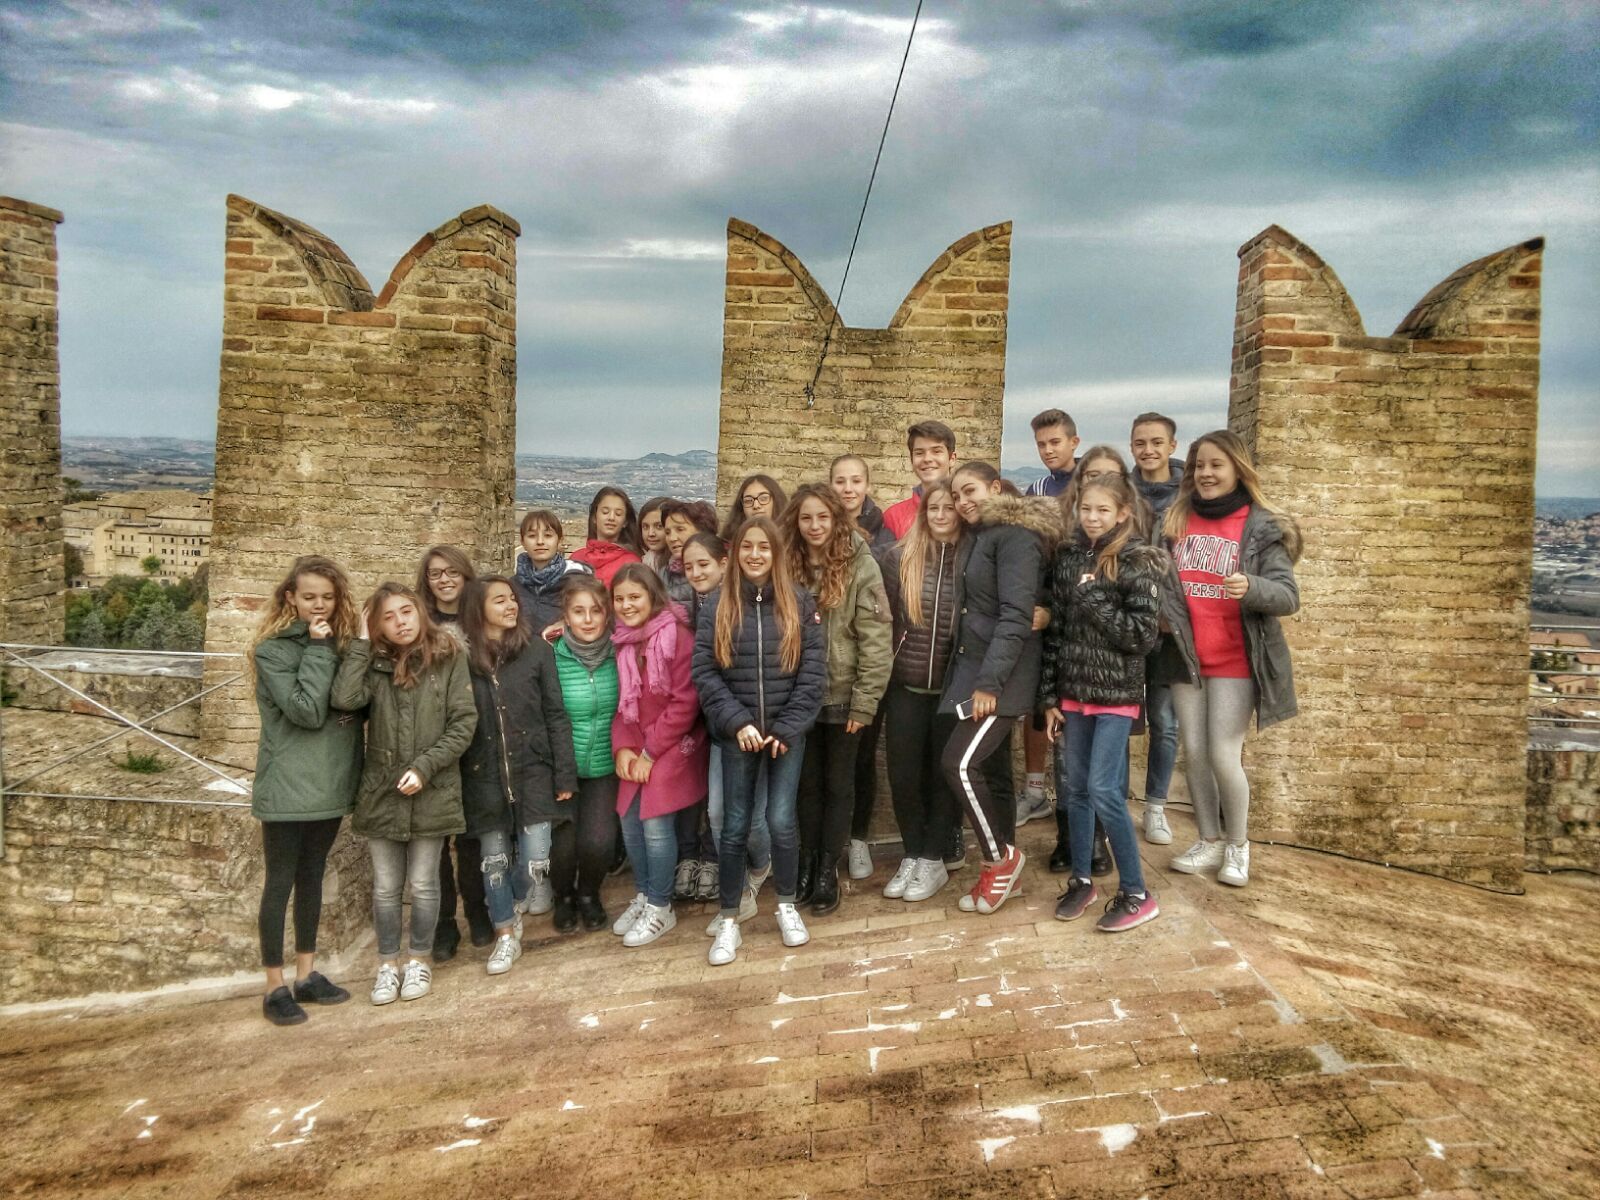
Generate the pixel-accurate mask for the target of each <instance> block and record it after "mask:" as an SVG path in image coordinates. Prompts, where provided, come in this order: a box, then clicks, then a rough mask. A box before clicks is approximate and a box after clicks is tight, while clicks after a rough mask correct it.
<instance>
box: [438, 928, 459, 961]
mask: <svg viewBox="0 0 1600 1200" xmlns="http://www.w3.org/2000/svg"><path fill="white" fill-rule="evenodd" d="M459 945H461V930H459V929H457V928H456V923H455V922H454V921H451V922H450V923H449V924H443V923H441V924H440V925H439V926H438V927H436V928H435V929H434V931H433V961H434V962H436V963H447V962H449V961H450V960H451V959H452V958H454V957H455V956H456V947H457V946H459Z"/></svg>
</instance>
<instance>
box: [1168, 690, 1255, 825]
mask: <svg viewBox="0 0 1600 1200" xmlns="http://www.w3.org/2000/svg"><path fill="white" fill-rule="evenodd" d="M1172 705H1173V707H1174V708H1176V709H1177V710H1178V736H1179V737H1180V738H1181V739H1182V740H1183V757H1184V760H1185V767H1184V769H1185V774H1186V777H1187V778H1188V780H1189V799H1190V801H1191V802H1192V803H1193V804H1194V820H1195V824H1196V825H1198V826H1200V836H1201V837H1202V838H1204V839H1205V840H1206V841H1208V842H1214V841H1216V840H1217V839H1218V838H1219V837H1221V836H1222V834H1223V831H1224V830H1226V831H1227V835H1228V840H1229V841H1231V842H1235V843H1240V844H1242V843H1244V842H1246V841H1249V834H1248V833H1247V831H1246V830H1247V824H1246V823H1247V822H1248V821H1249V819H1250V781H1249V780H1248V779H1246V778H1245V774H1244V737H1245V734H1246V733H1248V732H1249V730H1250V715H1251V714H1252V713H1253V712H1254V711H1255V707H1256V685H1255V683H1254V682H1252V681H1251V680H1249V679H1217V678H1211V679H1202V680H1201V681H1200V684H1199V686H1198V687H1197V686H1195V685H1194V684H1190V683H1175V684H1173V685H1172Z"/></svg>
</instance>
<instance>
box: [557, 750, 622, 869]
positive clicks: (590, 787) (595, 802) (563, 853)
mask: <svg viewBox="0 0 1600 1200" xmlns="http://www.w3.org/2000/svg"><path fill="white" fill-rule="evenodd" d="M558 807H559V808H561V809H565V810H567V813H570V815H567V814H566V813H564V814H563V816H564V818H565V819H563V820H558V821H556V822H555V823H554V824H552V825H551V827H550V886H551V887H552V888H553V889H554V890H555V894H556V895H557V896H570V895H574V894H576V895H579V896H596V897H597V896H599V895H600V885H601V884H602V883H604V882H605V878H606V872H607V871H608V870H609V869H610V868H611V860H612V856H613V855H614V854H615V853H616V845H617V837H618V835H619V833H620V832H621V829H622V823H621V822H620V821H618V820H617V777H616V776H615V775H600V776H597V777H596V778H594V779H580V780H578V791H577V794H576V795H574V796H573V797H572V799H571V800H568V801H565V802H564V803H563V804H561V805H559V806H558Z"/></svg>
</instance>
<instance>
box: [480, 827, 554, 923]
mask: <svg viewBox="0 0 1600 1200" xmlns="http://www.w3.org/2000/svg"><path fill="white" fill-rule="evenodd" d="M478 844H479V845H480V846H482V847H483V894H484V899H485V900H487V901H488V904H489V920H490V921H491V922H492V923H493V924H494V927H495V928H496V929H504V928H505V927H506V926H508V925H510V924H511V923H512V922H513V921H515V920H516V918H517V914H516V904H517V903H518V902H519V901H523V900H526V899H527V898H528V893H529V892H531V891H532V890H533V880H534V876H535V874H540V875H548V874H549V873H550V822H549V821H535V822H534V823H533V824H532V825H524V826H522V827H521V828H520V829H518V830H517V844H516V860H515V862H513V861H512V847H511V831H510V830H506V829H493V830H490V831H488V832H487V833H482V834H480V835H479V836H478Z"/></svg>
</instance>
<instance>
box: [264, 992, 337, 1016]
mask: <svg viewBox="0 0 1600 1200" xmlns="http://www.w3.org/2000/svg"><path fill="white" fill-rule="evenodd" d="M349 998H350V993H348V992H346V993H345V999H346V1000H348V999H349ZM261 1015H262V1016H263V1017H265V1018H266V1019H267V1020H269V1021H271V1022H272V1023H273V1024H274V1025H304V1024H305V1020H306V1010H305V1009H303V1008H301V1007H300V1006H299V1005H298V1004H296V1003H295V999H294V997H293V996H291V995H290V994H289V989H288V988H286V987H280V988H273V989H272V991H271V992H269V993H268V994H267V995H265V996H263V997H261Z"/></svg>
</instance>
